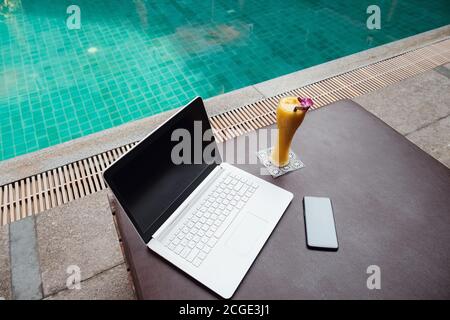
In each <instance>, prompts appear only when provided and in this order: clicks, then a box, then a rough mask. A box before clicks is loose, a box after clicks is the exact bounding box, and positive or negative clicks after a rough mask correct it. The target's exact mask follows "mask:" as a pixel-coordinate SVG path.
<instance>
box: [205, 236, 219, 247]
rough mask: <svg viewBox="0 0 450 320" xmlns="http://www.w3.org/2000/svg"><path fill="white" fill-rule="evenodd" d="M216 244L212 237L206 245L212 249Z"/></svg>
mask: <svg viewBox="0 0 450 320" xmlns="http://www.w3.org/2000/svg"><path fill="white" fill-rule="evenodd" d="M216 243H217V239H216V238H214V237H213V238H211V239H209V241H208V243H207V245H208V246H210V247H211V248H212V247H214V246H215V245H216Z"/></svg>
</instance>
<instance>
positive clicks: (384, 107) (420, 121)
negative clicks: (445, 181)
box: [353, 64, 450, 168]
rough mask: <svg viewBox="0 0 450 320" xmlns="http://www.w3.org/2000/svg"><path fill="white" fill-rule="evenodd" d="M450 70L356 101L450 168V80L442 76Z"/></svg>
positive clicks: (432, 72) (381, 90) (410, 81)
mask: <svg viewBox="0 0 450 320" xmlns="http://www.w3.org/2000/svg"><path fill="white" fill-rule="evenodd" d="M449 67H450V64H448V65H446V66H445V67H439V68H438V69H437V70H436V69H435V70H431V71H428V72H425V73H422V74H420V75H417V76H415V77H412V78H409V79H406V80H404V81H401V82H397V83H395V84H393V85H391V86H388V87H386V88H383V89H380V90H377V91H374V92H371V93H369V94H366V95H364V96H359V97H356V98H354V99H353V100H354V101H355V102H357V103H359V104H360V105H362V106H363V107H364V108H366V109H367V110H368V111H370V112H372V113H373V114H374V115H376V116H377V117H378V118H380V119H381V120H383V121H384V122H386V123H387V124H388V125H390V126H391V127H392V128H394V129H395V130H397V131H398V132H399V133H401V134H403V135H404V136H406V137H407V138H408V139H409V140H410V141H412V142H413V143H415V144H417V145H418V146H419V147H420V148H422V149H423V150H424V151H425V152H427V153H429V154H430V155H431V156H432V157H434V158H436V159H437V160H439V161H441V162H442V163H443V164H444V165H446V166H447V167H449V168H450V160H449V159H450V125H449V121H450V119H449V117H450V79H449V78H448V77H446V76H445V75H443V74H442V73H443V71H442V68H444V69H446V70H448V69H447V68H449ZM444 73H445V72H444Z"/></svg>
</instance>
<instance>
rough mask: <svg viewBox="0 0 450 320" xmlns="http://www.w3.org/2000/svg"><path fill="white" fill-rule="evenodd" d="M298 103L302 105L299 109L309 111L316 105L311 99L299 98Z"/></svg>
mask: <svg viewBox="0 0 450 320" xmlns="http://www.w3.org/2000/svg"><path fill="white" fill-rule="evenodd" d="M298 101H299V102H300V104H301V105H302V106H301V107H300V108H299V109H301V110H305V111H306V110H308V109H309V108H311V107H312V106H313V105H314V102H313V101H312V99H311V98H298Z"/></svg>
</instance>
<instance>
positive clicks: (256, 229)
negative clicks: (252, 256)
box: [227, 212, 267, 256]
mask: <svg viewBox="0 0 450 320" xmlns="http://www.w3.org/2000/svg"><path fill="white" fill-rule="evenodd" d="M266 228H267V222H266V221H264V220H263V219H261V218H259V217H257V216H255V215H254V214H252V213H251V212H246V213H245V216H244V218H243V219H242V220H241V222H240V223H239V225H238V227H237V228H236V229H235V230H234V232H233V233H232V234H231V236H230V238H229V239H228V242H227V245H228V246H229V247H231V248H232V250H233V251H234V252H236V253H237V254H239V255H243V256H245V255H247V254H248V253H249V252H250V251H251V250H252V249H253V248H254V247H255V245H256V243H257V242H258V240H259V239H260V238H261V236H262V234H263V232H264V231H265V230H266Z"/></svg>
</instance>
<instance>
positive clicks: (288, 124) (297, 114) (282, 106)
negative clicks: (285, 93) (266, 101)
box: [271, 97, 313, 167]
mask: <svg viewBox="0 0 450 320" xmlns="http://www.w3.org/2000/svg"><path fill="white" fill-rule="evenodd" d="M312 105H313V102H312V100H311V99H309V98H304V99H303V98H297V97H284V98H281V99H280V102H279V103H278V107H277V127H278V139H277V141H276V143H275V147H274V148H273V150H272V154H271V161H272V163H273V164H275V165H276V166H278V167H284V166H286V165H287V164H288V163H289V150H290V148H291V142H292V138H293V137H294V134H295V132H296V131H297V129H298V127H299V126H300V125H301V124H302V122H303V119H304V118H305V115H306V112H307V111H308V109H309V108H310V107H311V106H312Z"/></svg>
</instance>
